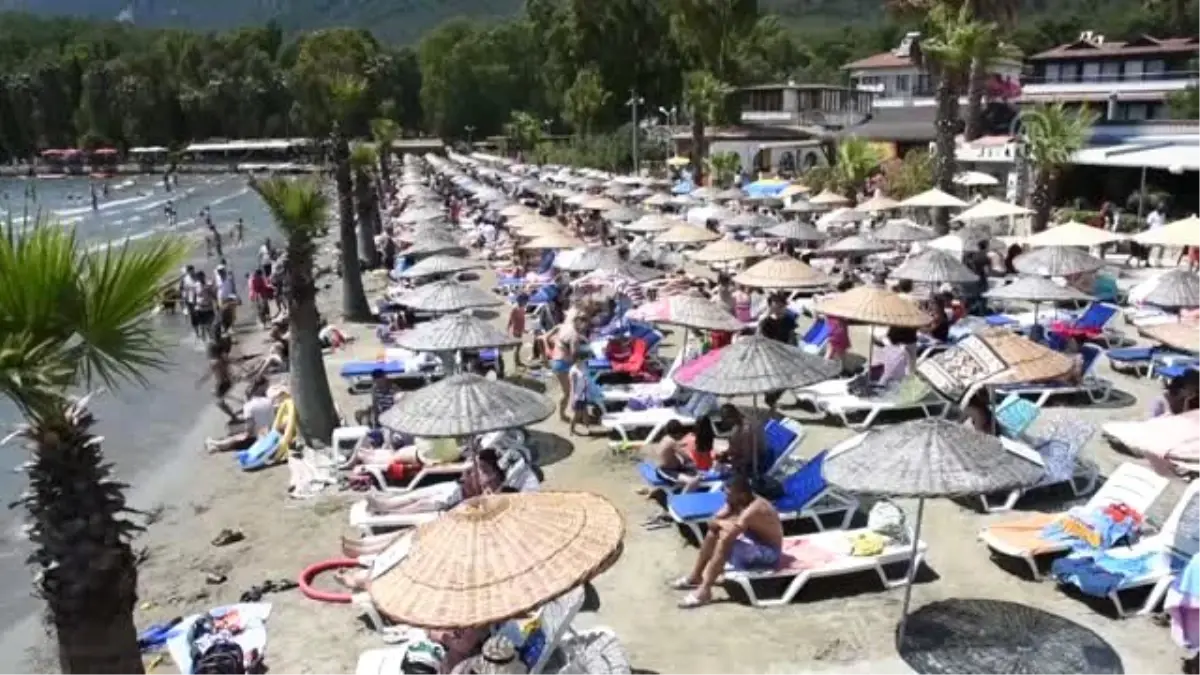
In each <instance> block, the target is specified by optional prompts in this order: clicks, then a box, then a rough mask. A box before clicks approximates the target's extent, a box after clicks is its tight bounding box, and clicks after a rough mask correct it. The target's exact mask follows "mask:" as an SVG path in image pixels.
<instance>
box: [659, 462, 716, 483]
mask: <svg viewBox="0 0 1200 675" xmlns="http://www.w3.org/2000/svg"><path fill="white" fill-rule="evenodd" d="M637 472H638V475H639V476H641V477H642V480H643V481H645V483H646V485H649V486H650V487H658V488H669V487H674V486H675V484H676V483H675V481H672V480H668V479H667V478H666V477H665V476H663V475H662V473H661V472H659V470H658V467H657V466H655V465H654V464H653V463H651V462H638V465H637ZM723 475H724V474H723V472H721V471H704V472H701V474H700V480H701V481H704V482H712V481H717V480H721V477H722V476H723Z"/></svg>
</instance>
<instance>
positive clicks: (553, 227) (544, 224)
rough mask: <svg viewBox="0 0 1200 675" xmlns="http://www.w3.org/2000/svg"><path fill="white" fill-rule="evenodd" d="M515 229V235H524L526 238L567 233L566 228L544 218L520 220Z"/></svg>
mask: <svg viewBox="0 0 1200 675" xmlns="http://www.w3.org/2000/svg"><path fill="white" fill-rule="evenodd" d="M516 231H517V236H519V237H524V238H526V239H537V238H539V237H557V236H565V235H567V230H566V228H564V227H563V226H562V225H559V224H558V223H556V222H554V221H553V220H548V219H545V218H540V219H538V220H526V221H521V223H520V224H519V225H517V230H516Z"/></svg>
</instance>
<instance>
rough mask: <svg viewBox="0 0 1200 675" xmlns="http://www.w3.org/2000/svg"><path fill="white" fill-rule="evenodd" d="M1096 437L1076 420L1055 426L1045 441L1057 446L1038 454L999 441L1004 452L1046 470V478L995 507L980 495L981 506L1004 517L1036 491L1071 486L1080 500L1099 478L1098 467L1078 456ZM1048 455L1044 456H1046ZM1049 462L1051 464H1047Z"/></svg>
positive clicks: (1006, 440) (1020, 444)
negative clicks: (1025, 497)
mask: <svg viewBox="0 0 1200 675" xmlns="http://www.w3.org/2000/svg"><path fill="white" fill-rule="evenodd" d="M1095 434H1096V427H1094V426H1092V425H1091V424H1088V423H1086V422H1083V421H1081V420H1075V419H1070V418H1068V419H1065V420H1061V421H1058V422H1057V423H1056V424H1055V429H1054V430H1053V431H1052V432H1051V433H1050V434H1049V435H1048V437H1047V438H1045V439H1043V440H1042V443H1043V444H1055V445H1054V446H1053V447H1046V448H1045V449H1044V450H1042V451H1041V452H1039V451H1038V450H1035V449H1033V448H1031V447H1030V446H1028V445H1026V444H1025V443H1023V442H1021V441H1018V440H1013V439H1011V438H1007V437H1003V436H1002V437H1001V438H1000V444H1001V445H1003V446H1004V449H1005V450H1007V451H1009V452H1011V453H1013V454H1014V455H1017V456H1018V457H1024V458H1025V459H1027V460H1029V461H1030V462H1033V463H1035V464H1037V465H1039V466H1041V467H1043V468H1044V469H1045V470H1046V475H1045V476H1044V477H1043V478H1042V480H1041V481H1039V482H1038V484H1037V485H1033V486H1030V487H1028V488H1018V489H1015V490H1012V491H1011V492H1009V493H1008V494H1007V495H1005V497H1004V500H1003V501H1002V502H1000V503H998V504H997V503H995V502H994V501H993V500H991V499H989V495H979V502H980V504H981V505H982V506H983V510H984V511H985V512H986V513H1002V512H1005V511H1011V510H1012V508H1013V507H1014V506H1016V504H1017V502H1018V501H1019V500H1020V499H1021V497H1023V496H1025V495H1026V494H1029V493H1030V492H1032V491H1034V490H1039V489H1042V488H1047V487H1051V486H1056V485H1062V484H1065V485H1068V486H1070V488H1071V493H1072V495H1073V496H1075V497H1081V496H1083V495H1085V494H1088V493H1089V492H1091V491H1092V490H1094V489H1096V482H1097V481H1098V480H1099V478H1100V474H1099V471H1098V470H1097V468H1096V465H1095V464H1092V463H1091V462H1083V461H1080V460H1079V452H1080V451H1081V450H1083V447H1084V446H1085V445H1087V443H1088V441H1090V440H1091V439H1092V436H1094V435H1095ZM1043 453H1045V454H1043ZM1047 458H1049V463H1047ZM992 496H994V495H992Z"/></svg>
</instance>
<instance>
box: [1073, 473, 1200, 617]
mask: <svg viewBox="0 0 1200 675" xmlns="http://www.w3.org/2000/svg"><path fill="white" fill-rule="evenodd" d="M1198 506H1200V483H1197V482H1194V481H1193V482H1192V483H1190V484H1189V485H1188V487H1187V489H1186V490H1184V493H1183V497H1182V498H1181V499H1180V500H1179V503H1178V504H1176V506H1175V509H1174V510H1173V511H1172V512H1171V515H1170V516H1168V517H1167V520H1166V521H1165V522H1164V523H1163V526H1162V529H1160V530H1159V532H1158V533H1157V534H1153V535H1150V536H1148V537H1145V538H1143V539H1141V540H1139V541H1138V542H1136V543H1134V544H1133V545H1132V546H1128V547H1124V546H1122V547H1117V548H1114V549H1109V550H1108V551H1107V552H1106V553H1107V554H1109V555H1113V556H1114V557H1125V558H1133V559H1138V558H1142V557H1144V556H1150V561H1149V564H1148V566H1147V567H1146V568H1145V569H1144V570H1143V571H1142V572H1141V573H1138V574H1134V575H1133V576H1130V577H1128V578H1125V579H1122V580H1121V581H1120V583H1119V584H1118V585H1117V586H1116V587H1115V588H1113V589H1112V590H1110V591H1109V592H1108V593H1107V594H1106V597H1107V598H1108V599H1109V600H1111V601H1112V603H1113V605H1114V606H1115V607H1116V609H1117V616H1119V617H1121V618H1124V617H1126V616H1129V615H1130V614H1132V613H1135V612H1136V613H1137V614H1150V613H1152V612H1153V611H1155V610H1156V609H1157V608H1158V605H1159V603H1161V602H1162V600H1163V597H1164V596H1166V594H1167V589H1168V588H1169V587H1170V585H1171V582H1172V581H1173V580H1174V577H1175V570H1177V569H1182V567H1183V565H1185V564H1186V563H1187V561H1188V560H1190V559H1191V558H1192V556H1194V555H1196V553H1197V528H1200V522H1198V521H1200V508H1198ZM1081 555H1082V554H1081ZM1059 583H1060V585H1076V586H1078V581H1077V580H1076V579H1074V578H1072V577H1068V578H1066V579H1065V580H1060V581H1059ZM1146 588H1149V589H1150V593H1149V595H1147V597H1146V600H1145V601H1144V602H1143V603H1142V604H1141V605H1140V606H1139V607H1126V606H1125V603H1124V602H1123V601H1122V600H1121V594H1122V593H1127V592H1129V591H1134V590H1141V589H1146Z"/></svg>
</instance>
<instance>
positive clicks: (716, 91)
mask: <svg viewBox="0 0 1200 675" xmlns="http://www.w3.org/2000/svg"><path fill="white" fill-rule="evenodd" d="M730 91H731V89H730V87H729V85H727V84H725V83H724V82H722V81H720V80H718V79H717V77H716V76H715V75H713V74H712V73H711V72H709V71H707V70H695V71H692V72H690V73H688V74H687V75H685V76H684V85H683V100H684V102H685V103H686V104H687V106H688V108H689V109H690V110H691V115H692V154H691V159H692V171H693V172H694V174H693V176H692V181H693V182H694V183H695V184H696V185H702V184H703V182H704V155H705V150H706V148H705V145H704V127H705V125H707V124H711V123H712V122H713V121H714V120H716V119H717V116H718V115H719V114H720V112H721V109H722V107H723V106H724V105H725V97H726V96H728V95H729V92H730Z"/></svg>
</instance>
